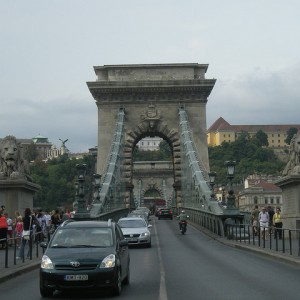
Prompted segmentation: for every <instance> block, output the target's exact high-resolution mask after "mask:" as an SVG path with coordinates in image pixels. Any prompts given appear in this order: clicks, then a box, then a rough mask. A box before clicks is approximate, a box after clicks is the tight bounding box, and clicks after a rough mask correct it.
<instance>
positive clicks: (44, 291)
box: [40, 286, 54, 298]
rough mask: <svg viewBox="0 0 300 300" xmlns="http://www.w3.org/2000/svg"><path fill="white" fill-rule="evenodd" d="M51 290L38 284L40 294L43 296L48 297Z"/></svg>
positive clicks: (51, 294) (51, 292)
mask: <svg viewBox="0 0 300 300" xmlns="http://www.w3.org/2000/svg"><path fill="white" fill-rule="evenodd" d="M53 292H54V291H53V290H52V289H49V288H45V287H41V286H40V294H41V296H42V297H43V298H48V297H52V296H53Z"/></svg>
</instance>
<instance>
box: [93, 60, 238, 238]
mask: <svg viewBox="0 0 300 300" xmlns="http://www.w3.org/2000/svg"><path fill="white" fill-rule="evenodd" d="M207 69H208V65H206V64H197V63H186V64H149V65H146V64H142V65H104V66H97V67H94V70H95V73H96V77H97V78H96V81H93V82H87V86H88V88H89V90H90V92H91V94H92V96H93V98H94V99H95V101H96V105H97V108H98V146H97V151H98V152H97V173H98V174H101V175H102V176H101V185H100V189H99V197H97V198H95V200H94V201H93V203H92V205H91V208H90V210H89V212H88V213H89V217H90V218H98V219H105V218H117V217H119V216H122V215H125V214H126V213H127V212H128V211H129V210H130V209H133V208H134V207H135V206H136V205H144V204H147V203H146V198H145V191H146V190H147V189H151V188H152V189H156V190H157V191H158V192H159V195H160V197H161V198H162V199H163V200H165V203H166V205H167V206H171V207H173V208H174V209H175V210H176V209H182V208H184V209H185V210H186V211H187V212H188V214H189V215H190V220H191V222H194V223H196V224H198V225H200V226H203V227H205V228H207V229H209V230H211V231H214V232H215V233H217V234H219V235H224V225H225V224H226V221H227V220H228V219H230V220H233V221H234V222H240V221H241V220H242V217H243V216H241V215H240V213H239V211H238V209H236V208H234V207H230V208H229V209H228V208H227V209H224V208H223V207H222V206H220V205H219V203H218V202H217V201H216V199H215V197H214V196H213V192H212V190H211V187H210V184H209V178H208V172H209V160H208V147H207V134H206V104H207V101H208V97H209V95H210V93H211V91H212V89H213V87H214V85H215V82H216V80H215V79H206V78H205V74H206V71H207ZM155 136H158V137H161V138H163V139H164V140H165V141H166V142H167V143H168V144H169V146H170V148H171V150H172V161H171V162H166V164H168V167H167V169H168V170H165V169H164V167H162V169H164V171H162V170H161V172H156V175H153V174H155V173H153V166H154V168H155V167H156V166H157V165H158V162H149V167H150V168H149V169H148V172H147V171H146V172H145V171H142V170H140V169H139V165H138V163H136V162H134V161H133V150H134V149H135V146H136V144H137V143H138V142H139V141H140V140H141V139H142V138H144V137H155ZM151 174H152V175H151ZM158 174H159V175H158ZM145 182H147V184H146V185H145ZM225 227H226V226H225ZM225 229H226V228H225Z"/></svg>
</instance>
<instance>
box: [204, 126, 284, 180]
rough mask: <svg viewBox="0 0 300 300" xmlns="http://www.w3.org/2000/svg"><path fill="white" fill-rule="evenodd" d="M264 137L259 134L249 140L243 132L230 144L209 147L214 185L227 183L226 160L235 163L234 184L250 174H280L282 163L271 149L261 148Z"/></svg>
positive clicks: (263, 143)
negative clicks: (215, 176) (215, 175)
mask: <svg viewBox="0 0 300 300" xmlns="http://www.w3.org/2000/svg"><path fill="white" fill-rule="evenodd" d="M264 136H265V135H264V134H262V133H259V134H258V136H257V135H256V136H254V137H253V138H250V137H249V135H248V134H247V133H246V132H244V133H243V134H241V135H240V136H239V137H238V138H237V140H236V141H234V142H232V143H227V142H224V143H222V145H221V146H216V147H209V149H208V154H209V164H210V170H211V171H214V172H216V173H217V178H216V183H218V184H222V183H224V182H226V181H227V179H226V176H227V175H226V172H227V170H226V167H225V165H224V164H225V161H227V160H234V161H236V168H235V169H236V171H235V177H234V181H235V182H241V181H243V179H245V178H246V177H247V176H249V175H251V174H272V175H276V174H280V173H281V171H282V169H283V167H284V162H282V161H280V160H279V159H278V157H277V156H276V155H275V153H274V151H273V150H272V149H271V148H266V147H263V146H264V145H265V138H264ZM258 137H260V138H258ZM259 141H260V142H259Z"/></svg>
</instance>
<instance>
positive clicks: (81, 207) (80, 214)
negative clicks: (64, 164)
mask: <svg viewBox="0 0 300 300" xmlns="http://www.w3.org/2000/svg"><path fill="white" fill-rule="evenodd" d="M76 169H77V172H78V179H77V180H78V208H77V211H76V214H75V218H80V219H83V218H88V217H89V214H88V212H87V209H86V205H85V201H84V182H85V178H84V176H85V171H86V164H77V165H76Z"/></svg>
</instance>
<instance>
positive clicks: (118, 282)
mask: <svg viewBox="0 0 300 300" xmlns="http://www.w3.org/2000/svg"><path fill="white" fill-rule="evenodd" d="M112 291H113V294H114V295H116V296H117V295H120V294H121V291H122V280H121V271H120V269H118V272H117V278H116V281H115V284H114V287H113V288H112Z"/></svg>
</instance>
